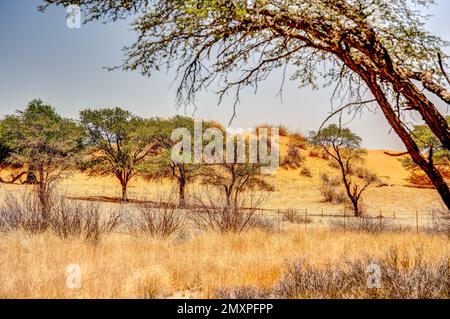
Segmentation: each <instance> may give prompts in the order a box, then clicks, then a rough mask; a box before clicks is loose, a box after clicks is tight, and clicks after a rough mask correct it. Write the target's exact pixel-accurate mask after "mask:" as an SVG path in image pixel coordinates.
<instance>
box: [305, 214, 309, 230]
mask: <svg viewBox="0 0 450 319" xmlns="http://www.w3.org/2000/svg"><path fill="white" fill-rule="evenodd" d="M307 222H308V209H305V232H306V228H307Z"/></svg>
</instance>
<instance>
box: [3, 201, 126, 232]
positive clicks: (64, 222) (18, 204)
mask: <svg viewBox="0 0 450 319" xmlns="http://www.w3.org/2000/svg"><path fill="white" fill-rule="evenodd" d="M120 223H121V213H119V212H116V213H110V214H108V217H107V218H101V211H100V205H98V204H92V203H89V204H87V205H84V204H81V203H79V202H72V201H70V202H69V201H67V200H66V199H64V198H63V197H55V196H52V197H49V198H48V199H47V202H46V208H45V209H43V208H42V206H41V201H40V200H39V198H38V196H36V195H35V194H34V193H24V194H22V196H21V197H20V198H17V197H15V196H13V195H10V194H8V195H7V196H6V198H5V201H4V206H3V207H1V208H0V231H2V232H12V231H19V230H20V231H24V232H26V233H31V234H38V233H43V232H46V231H50V232H52V233H54V234H56V235H57V236H59V237H60V238H62V239H65V238H84V239H86V240H92V241H97V240H99V239H100V238H101V237H102V236H103V235H107V234H110V233H111V232H112V231H114V230H115V229H116V228H117V227H118V226H119V225H120Z"/></svg>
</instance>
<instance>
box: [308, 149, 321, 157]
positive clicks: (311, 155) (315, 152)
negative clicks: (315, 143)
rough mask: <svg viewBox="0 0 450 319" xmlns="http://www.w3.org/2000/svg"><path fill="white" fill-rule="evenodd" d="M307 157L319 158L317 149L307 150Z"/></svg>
mask: <svg viewBox="0 0 450 319" xmlns="http://www.w3.org/2000/svg"><path fill="white" fill-rule="evenodd" d="M308 155H309V157H319V156H320V152H319V151H318V150H317V149H314V148H313V149H311V150H309V153H308Z"/></svg>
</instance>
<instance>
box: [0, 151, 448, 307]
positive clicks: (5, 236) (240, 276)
mask: <svg viewBox="0 0 450 319" xmlns="http://www.w3.org/2000/svg"><path fill="white" fill-rule="evenodd" d="M301 152H302V155H303V157H304V162H305V163H307V166H306V165H304V163H302V165H301V166H300V167H299V168H296V169H290V170H280V171H279V172H278V173H277V175H275V176H273V177H271V178H270V182H271V183H272V184H274V186H275V189H276V191H275V192H271V193H266V194H263V196H261V194H256V195H258V196H256V195H255V197H248V196H244V197H243V199H242V201H243V203H241V204H240V207H245V209H232V208H228V209H226V208H224V205H223V204H224V202H223V199H222V200H219V199H218V198H217V197H213V195H212V196H211V197H210V198H205V197H199V196H195V194H202V193H203V194H204V192H202V190H201V189H200V188H199V187H200V185H196V184H193V185H192V186H191V188H192V189H191V191H190V194H191V196H190V197H189V200H188V203H189V207H188V208H187V209H183V210H180V209H178V208H177V205H176V204H174V203H176V198H172V196H171V195H169V196H160V195H157V194H163V193H164V191H163V190H168V193H169V194H170V191H169V190H171V187H172V186H171V183H170V182H168V181H162V182H159V183H148V182H145V181H141V180H137V181H136V182H135V183H134V184H132V185H131V188H130V198H133V200H131V202H130V203H128V204H119V203H117V201H116V200H115V199H116V198H117V196H120V194H117V193H114V192H115V188H111V187H109V186H108V185H110V184H111V180H110V179H109V178H107V177H103V178H92V177H89V178H88V177H85V176H83V175H80V174H78V173H75V174H74V175H72V176H71V177H69V178H68V179H67V180H65V181H63V183H61V184H60V186H59V190H60V192H63V193H64V194H66V196H65V197H64V198H62V199H61V198H54V199H53V201H52V204H53V205H52V209H51V210H50V211H49V212H47V215H45V218H43V216H42V214H41V213H42V211H40V210H39V203H38V201H37V200H36V198H34V197H33V196H32V195H30V193H29V192H26V191H24V190H25V189H28V187H27V186H20V185H2V187H1V188H0V190H1V192H0V193H1V194H2V197H3V200H2V203H3V204H2V208H1V209H0V230H1V232H0V238H1V240H0V252H1V253H0V272H1V273H2V276H0V297H2V298H11V297H18V298H30V297H38V298H82V297H84V298H124V297H125V298H128V297H130V298H172V297H175V298H220V297H225V298H259V297H261V298H262V297H269V298H448V297H449V281H448V278H449V276H448V269H449V268H448V266H449V255H450V245H449V241H448V237H446V236H447V235H448V223H447V219H448V214H447V213H446V211H445V210H444V209H441V208H439V209H436V210H435V211H433V212H431V211H430V212H429V205H430V202H431V201H432V200H430V201H429V202H426V203H425V202H424V201H425V198H427V197H428V198H430V199H433V198H434V199H436V195H435V194H434V193H433V191H432V190H427V189H415V188H408V187H403V186H402V182H401V181H402V179H401V178H402V176H403V175H401V174H404V175H405V176H406V175H407V174H406V173H404V172H402V171H398V166H397V163H396V162H395V160H391V159H386V158H383V161H380V159H379V158H378V157H379V156H381V155H380V154H381V152H372V153H370V154H371V155H372V156H375V158H376V161H377V163H378V165H385V167H384V168H385V169H386V171H387V173H390V172H393V174H390V175H391V176H390V177H391V179H390V181H391V182H393V183H394V184H393V185H394V186H389V187H382V188H377V187H372V188H370V189H369V191H368V196H367V198H366V202H368V203H369V205H368V206H369V208H368V212H369V214H368V217H367V218H364V219H355V218H350V217H347V218H342V216H343V215H342V212H343V211H344V206H343V205H344V204H336V203H324V201H323V198H322V196H321V187H320V186H319V185H320V181H321V177H320V176H321V173H323V172H328V174H329V176H328V178H329V180H328V181H329V182H332V181H331V179H332V178H330V176H332V175H333V174H335V173H336V172H335V171H334V169H333V168H331V167H330V166H329V164H328V163H329V162H328V161H327V160H325V159H322V158H320V156H319V157H317V158H314V157H310V156H307V155H308V150H303V149H302V151H301ZM370 154H369V155H370ZM368 166H369V167H370V168H371V169H374V168H375V170H376V169H377V165H374V162H373V161H370V156H369V161H368ZM378 169H379V167H378ZM358 173H359V172H358V171H356V172H355V174H358ZM322 182H323V177H322ZM331 184H332V183H331ZM330 189H331V190H333V187H332V186H330ZM394 190H395V191H394ZM13 191H14V192H15V195H14V196H13V195H12V192H13ZM334 191H336V189H335V188H334ZM8 194H9V195H8ZM23 194H25V195H23ZM89 196H90V197H89ZM417 196H422V197H421V199H420V200H419V201H417V198H416V197H417ZM175 197H176V196H175ZM397 197H398V200H396V198H397ZM149 198H150V199H151V200H148V199H149ZM261 198H263V199H264V200H263V201H261ZM417 203H419V205H417ZM262 204H264V205H262ZM389 205H392V206H389ZM414 205H416V206H415V207H418V209H420V212H421V215H420V218H421V225H420V226H421V227H420V231H419V232H418V233H417V231H416V228H415V227H414V221H415V214H414V211H413V210H412V209H411V207H414ZM262 207H263V208H264V210H260V208H262ZM374 207H376V208H380V207H381V208H383V209H385V210H386V212H392V211H393V210H397V216H396V219H395V220H394V219H393V218H391V217H390V215H389V216H388V217H389V218H387V217H385V216H383V217H382V218H377V217H378V209H376V210H375V209H373V208H374ZM400 208H403V211H402V210H401V209H400ZM416 209H417V208H416ZM277 210H278V211H279V213H278V214H277V213H276V212H277ZM320 212H321V213H322V214H324V215H325V216H324V217H322V216H320ZM386 212H385V214H386ZM428 212H429V213H430V214H431V213H432V214H433V218H432V219H431V217H430V216H431V215H429V216H428ZM305 213H308V215H307V216H305ZM370 215H372V217H370ZM425 215H426V216H427V218H428V219H427V221H426V222H425V217H424V216H425ZM431 221H432V222H431ZM370 263H377V264H379V265H380V267H381V269H382V273H383V277H382V278H383V279H382V289H375V290H373V289H367V288H366V286H365V285H366V280H367V276H368V275H369V274H368V273H367V271H366V267H367V265H368V264H370ZM70 264H77V265H80V268H81V288H80V289H69V288H68V287H67V284H66V281H67V266H68V265H70Z"/></svg>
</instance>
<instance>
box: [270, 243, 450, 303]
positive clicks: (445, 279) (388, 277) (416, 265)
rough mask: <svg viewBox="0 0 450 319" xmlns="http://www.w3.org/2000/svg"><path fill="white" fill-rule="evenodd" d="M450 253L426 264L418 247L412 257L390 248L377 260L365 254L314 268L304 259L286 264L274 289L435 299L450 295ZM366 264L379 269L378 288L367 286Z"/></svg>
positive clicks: (308, 294) (297, 294) (291, 293)
mask: <svg viewBox="0 0 450 319" xmlns="http://www.w3.org/2000/svg"><path fill="white" fill-rule="evenodd" d="M449 258H450V256H443V257H442V258H441V259H440V260H439V261H438V262H436V263H433V264H429V263H426V262H425V261H424V259H423V255H422V254H421V252H420V250H418V253H417V255H416V257H415V258H411V257H410V256H409V255H405V256H400V254H399V253H398V251H396V250H391V253H390V254H389V255H387V256H384V257H382V258H378V259H372V258H369V257H365V258H363V259H360V260H355V261H351V262H347V263H346V264H328V265H326V266H324V267H314V266H313V265H311V264H309V263H308V262H306V261H305V260H300V261H299V262H296V263H292V264H289V265H288V266H287V267H286V269H285V273H284V275H283V277H282V279H281V280H280V282H279V283H278V285H277V286H276V287H275V288H274V295H275V296H277V297H281V298H326V299H330V298H371V299H377V298H389V299H405V298H413V299H437V298H444V299H446V298H448V296H449V294H450V267H449V265H448V263H449ZM369 265H377V266H379V267H380V271H381V287H379V288H373V289H371V288H369V287H368V285H367V283H368V276H369V275H370V273H369V271H370V269H369V268H368V267H369Z"/></svg>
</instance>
